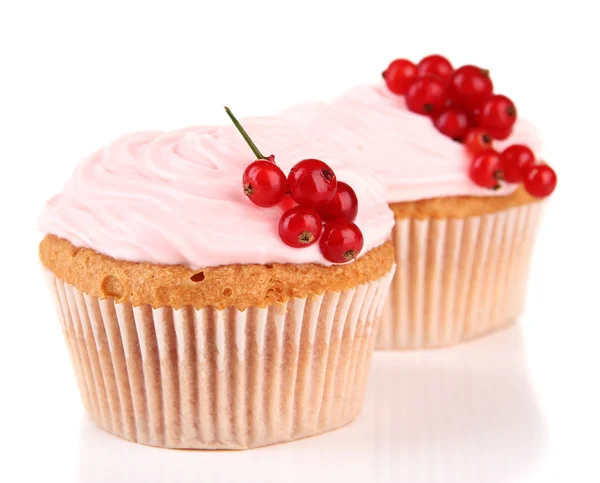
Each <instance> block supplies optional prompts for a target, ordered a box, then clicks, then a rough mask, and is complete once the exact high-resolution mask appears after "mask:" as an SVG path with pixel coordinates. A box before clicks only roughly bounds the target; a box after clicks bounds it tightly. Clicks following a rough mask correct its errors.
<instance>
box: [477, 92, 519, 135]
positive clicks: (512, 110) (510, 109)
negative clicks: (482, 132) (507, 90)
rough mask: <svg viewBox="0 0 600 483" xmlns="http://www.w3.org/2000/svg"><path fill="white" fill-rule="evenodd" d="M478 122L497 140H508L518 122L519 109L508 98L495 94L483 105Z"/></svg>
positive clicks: (478, 115) (478, 113) (478, 114)
mask: <svg viewBox="0 0 600 483" xmlns="http://www.w3.org/2000/svg"><path fill="white" fill-rule="evenodd" d="M476 120H477V124H478V125H479V126H481V127H483V128H484V129H487V130H488V131H489V133H490V134H491V135H492V136H493V137H494V138H495V139H506V137H508V136H509V135H510V133H511V130H512V127H513V125H514V123H515V121H516V120H517V108H516V107H515V104H514V103H513V101H511V100H510V99H509V98H508V97H506V96H503V95H499V94H495V95H493V96H489V97H488V98H487V99H486V100H485V101H484V102H482V103H481V106H480V109H479V111H478V112H477V116H476Z"/></svg>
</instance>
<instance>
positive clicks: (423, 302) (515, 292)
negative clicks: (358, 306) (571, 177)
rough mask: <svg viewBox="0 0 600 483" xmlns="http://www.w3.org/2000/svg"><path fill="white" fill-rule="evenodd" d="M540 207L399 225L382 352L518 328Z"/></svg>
mask: <svg viewBox="0 0 600 483" xmlns="http://www.w3.org/2000/svg"><path fill="white" fill-rule="evenodd" d="M542 206H543V205H542V204H541V203H533V204H528V205H523V206H518V207H514V208H510V209H507V210H504V211H499V212H497V213H492V214H487V215H483V216H471V217H468V218H464V219H452V218H449V219H413V218H403V219H397V220H396V226H395V228H394V232H393V242H394V246H395V250H396V255H395V256H396V264H397V266H398V270H397V271H396V275H395V277H394V280H393V282H392V286H391V289H390V295H389V297H388V299H387V301H386V303H385V310H384V317H383V321H382V325H381V329H380V331H379V335H378V340H377V349H425V348H435V347H444V346H450V345H453V344H457V343H459V342H463V341H467V340H470V339H474V338H477V337H480V336H482V335H485V334H488V333H491V332H494V331H496V330H499V329H502V328H504V327H507V326H509V325H511V324H512V323H513V322H515V320H516V319H517V317H518V316H519V314H521V312H522V310H523V305H524V300H525V291H526V288H527V277H528V273H529V262H530V258H531V254H532V250H533V245H534V242H535V237H536V234H537V228H538V225H539V221H540V218H541V212H542Z"/></svg>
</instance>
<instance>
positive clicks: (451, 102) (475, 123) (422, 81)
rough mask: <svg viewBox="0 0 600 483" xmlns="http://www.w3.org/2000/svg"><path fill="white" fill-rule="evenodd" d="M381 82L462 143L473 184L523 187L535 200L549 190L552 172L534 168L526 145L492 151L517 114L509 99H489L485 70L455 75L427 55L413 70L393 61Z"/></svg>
mask: <svg viewBox="0 0 600 483" xmlns="http://www.w3.org/2000/svg"><path fill="white" fill-rule="evenodd" d="M383 78H384V79H385V82H386V84H387V86H388V88H389V90H390V91H392V92H393V93H395V94H398V95H402V96H404V98H405V101H406V106H407V107H408V109H409V110H411V111H413V112H416V113H417V114H423V115H426V116H429V117H431V119H432V121H433V124H434V126H435V127H436V128H437V129H438V131H440V132H441V133H442V134H444V135H446V136H448V137H450V138H452V139H454V140H455V141H458V142H461V143H464V144H465V146H466V148H467V149H468V151H469V153H470V154H471V155H472V156H473V161H472V163H471V167H470V170H469V175H470V177H471V179H472V180H473V182H474V183H476V184H477V185H479V186H482V187H484V188H490V189H498V188H499V187H500V183H499V182H500V181H501V180H504V181H506V182H508V183H520V182H523V184H524V187H525V189H526V190H527V192H529V193H530V194H531V195H532V196H535V197H538V198H544V197H546V196H549V195H550V194H551V193H552V192H553V191H554V189H555V187H556V182H557V179H556V173H555V172H554V170H553V169H552V168H551V167H550V166H548V165H546V164H536V160H535V156H534V155H533V152H532V151H531V149H529V148H528V147H527V146H523V145H520V144H516V145H513V146H510V147H508V148H507V149H505V150H504V151H503V152H502V153H498V152H496V151H495V150H494V149H493V146H492V140H493V139H498V140H504V139H506V138H508V137H509V136H510V134H511V133H512V129H513V125H514V124H515V121H516V120H517V109H516V107H515V105H514V103H513V102H512V101H511V100H510V99H509V98H508V97H506V96H503V95H500V94H494V85H493V83H492V79H491V78H490V73H489V71H487V70H485V69H481V68H479V67H476V66H473V65H465V66H462V67H459V68H458V69H456V70H455V69H454V68H453V67H452V64H451V63H450V61H448V59H446V58H445V57H443V56H441V55H430V56H427V57H425V58H423V59H422V60H421V61H420V62H419V63H418V64H417V65H415V64H413V63H412V62H411V61H410V60H406V59H396V60H394V61H393V62H392V63H391V64H390V65H389V67H388V68H387V70H386V71H385V72H383Z"/></svg>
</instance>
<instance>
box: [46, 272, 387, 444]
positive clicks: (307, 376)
mask: <svg viewBox="0 0 600 483" xmlns="http://www.w3.org/2000/svg"><path fill="white" fill-rule="evenodd" d="M393 272H394V270H392V271H391V272H390V273H389V274H388V275H386V276H385V277H383V278H382V279H380V280H376V281H374V282H370V283H367V284H364V285H359V286H357V287H356V288H353V289H351V290H346V291H344V292H341V293H339V292H326V293H325V294H323V295H321V296H314V297H308V298H304V299H292V300H290V301H289V302H288V303H287V304H280V305H271V306H268V307H267V308H264V309H261V308H258V307H251V308H248V309H247V310H245V311H239V310H238V309H236V308H228V309H225V310H221V311H219V310H216V309H214V308H205V309H200V310H196V309H194V308H193V307H191V306H188V307H183V308H181V309H178V310H174V309H173V308H172V307H162V308H158V309H153V308H152V307H151V306H149V305H143V306H138V307H132V306H131V304H127V303H124V304H115V303H114V300H112V299H105V300H101V299H98V298H97V297H94V296H90V295H88V294H86V293H83V292H80V291H79V290H77V289H76V288H74V287H73V286H71V285H69V284H66V283H63V282H62V281H61V280H60V279H58V278H56V277H55V276H54V275H53V274H52V273H51V272H50V271H48V270H46V274H47V279H48V284H49V286H50V289H51V291H52V294H53V296H54V300H55V303H56V308H57V311H58V314H59V319H60V322H61V325H62V329H63V332H64V334H65V339H66V342H67V346H68V349H69V352H70V355H71V359H72V361H73V366H74V368H75V373H76V376H77V381H78V384H79V389H80V393H81V397H82V399H83V403H84V406H85V408H86V410H87V412H88V413H89V414H90V415H91V417H92V419H93V420H94V421H95V422H96V423H97V424H98V425H99V426H100V427H102V428H104V429H105V430H107V431H109V432H111V433H113V434H115V435H117V436H120V437H122V438H125V439H128V440H131V441H136V442H139V443H143V444H148V445H152V446H160V447H168V448H198V449H244V448H251V447H256V446H263V445H267V444H273V443H278V442H284V441H290V440H294V439H298V438H303V437H307V436H312V435H316V434H319V433H322V432H325V431H329V430H332V429H335V428H338V427H340V426H343V425H345V424H347V423H349V422H351V421H352V420H354V419H355V418H356V416H357V415H358V413H359V412H360V410H361V407H362V403H363V399H364V392H365V387H366V381H367V375H368V372H369V367H370V361H371V355H372V352H373V349H374V346H375V340H376V332H377V328H378V325H379V320H380V319H381V313H382V310H383V303H384V300H385V297H386V294H387V291H388V289H389V285H390V282H391V280H392V276H393Z"/></svg>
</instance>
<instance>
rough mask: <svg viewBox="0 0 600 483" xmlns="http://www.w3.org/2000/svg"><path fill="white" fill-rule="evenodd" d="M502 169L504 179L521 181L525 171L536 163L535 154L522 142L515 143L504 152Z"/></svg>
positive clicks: (513, 181) (512, 181)
mask: <svg viewBox="0 0 600 483" xmlns="http://www.w3.org/2000/svg"><path fill="white" fill-rule="evenodd" d="M500 157H501V158H502V170H503V171H504V181H506V182H508V183H520V182H521V181H523V175H524V174H525V172H526V171H527V170H528V169H529V168H530V167H531V166H533V165H534V164H535V156H534V155H533V152H532V151H531V149H529V148H528V147H527V146H524V145H522V144H513V145H512V146H509V147H507V148H506V149H505V150H504V151H502V154H500Z"/></svg>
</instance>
